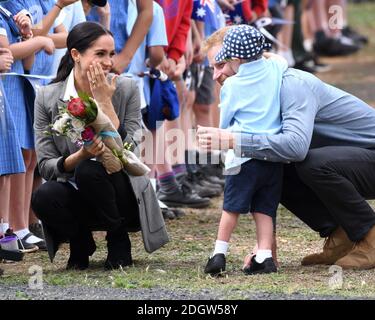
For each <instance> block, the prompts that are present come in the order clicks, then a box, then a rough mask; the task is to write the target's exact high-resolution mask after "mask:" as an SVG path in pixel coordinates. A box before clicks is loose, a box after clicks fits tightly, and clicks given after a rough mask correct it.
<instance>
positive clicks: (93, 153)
mask: <svg viewBox="0 0 375 320" xmlns="http://www.w3.org/2000/svg"><path fill="white" fill-rule="evenodd" d="M104 151H105V144H104V142H103V141H102V139H101V138H100V137H98V136H95V137H94V139H93V140H92V141H91V143H90V144H87V145H84V146H83V147H82V149H81V152H82V155H83V158H85V159H90V158H93V157H99V156H101V155H102V154H103V153H104Z"/></svg>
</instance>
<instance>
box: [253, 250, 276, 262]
mask: <svg viewBox="0 0 375 320" xmlns="http://www.w3.org/2000/svg"><path fill="white" fill-rule="evenodd" d="M267 258H272V250H258V251H257V254H256V256H255V261H256V262H258V263H262V262H263V261H264V260H266V259H267Z"/></svg>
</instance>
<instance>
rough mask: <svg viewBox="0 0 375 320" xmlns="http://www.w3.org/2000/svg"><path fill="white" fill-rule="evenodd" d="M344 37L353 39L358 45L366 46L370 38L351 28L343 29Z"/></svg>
mask: <svg viewBox="0 0 375 320" xmlns="http://www.w3.org/2000/svg"><path fill="white" fill-rule="evenodd" d="M342 35H344V36H346V37H348V38H350V39H352V40H353V41H354V42H355V43H356V44H359V45H365V44H367V43H368V38H367V37H366V36H364V35H362V34H360V33H358V32H357V31H356V30H354V29H352V28H351V27H349V26H346V27H345V28H343V29H342Z"/></svg>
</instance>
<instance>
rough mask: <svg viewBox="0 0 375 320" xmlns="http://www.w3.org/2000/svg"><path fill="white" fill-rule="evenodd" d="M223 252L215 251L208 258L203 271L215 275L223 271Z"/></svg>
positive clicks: (224, 262)
mask: <svg viewBox="0 0 375 320" xmlns="http://www.w3.org/2000/svg"><path fill="white" fill-rule="evenodd" d="M225 264H226V261H225V254H223V253H217V254H215V255H214V256H213V257H211V258H209V259H208V261H207V264H206V267H205V268H204V273H209V274H210V275H212V276H217V275H219V274H220V273H222V272H224V271H225Z"/></svg>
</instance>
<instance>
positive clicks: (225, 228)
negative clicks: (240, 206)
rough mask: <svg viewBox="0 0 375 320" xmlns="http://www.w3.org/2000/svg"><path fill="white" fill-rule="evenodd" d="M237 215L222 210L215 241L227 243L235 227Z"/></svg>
mask: <svg viewBox="0 0 375 320" xmlns="http://www.w3.org/2000/svg"><path fill="white" fill-rule="evenodd" d="M238 217H239V213H233V212H227V211H225V210H223V212H222V214H221V219H220V224H219V231H218V233H217V240H221V241H226V242H229V240H230V237H231V235H232V232H233V230H234V228H235V227H236V226H237V221H238Z"/></svg>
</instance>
